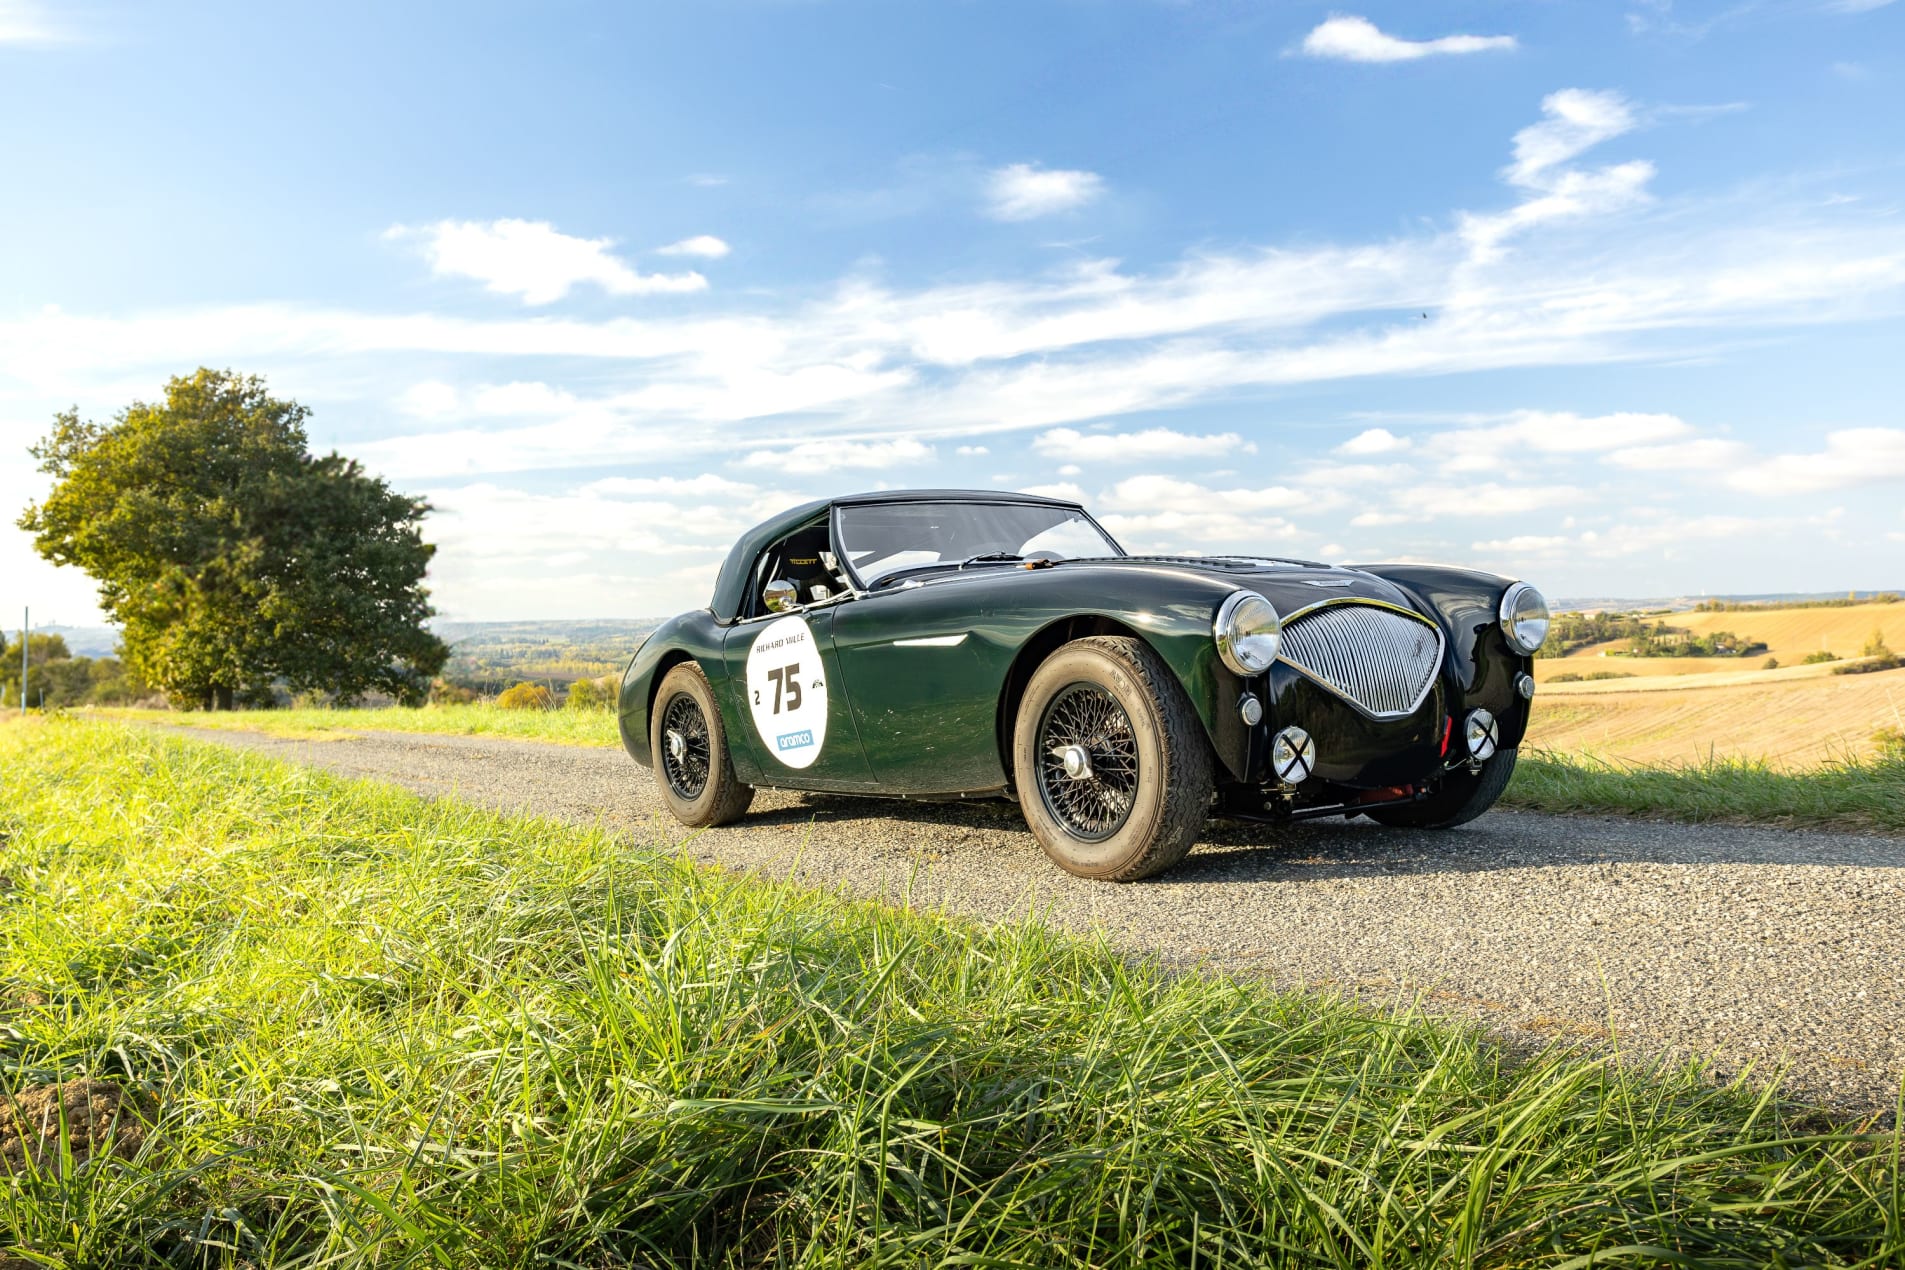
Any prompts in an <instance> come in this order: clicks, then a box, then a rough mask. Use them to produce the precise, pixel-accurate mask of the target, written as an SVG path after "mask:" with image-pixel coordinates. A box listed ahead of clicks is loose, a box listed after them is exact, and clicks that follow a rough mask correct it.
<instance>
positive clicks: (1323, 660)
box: [1280, 601, 1443, 719]
mask: <svg viewBox="0 0 1905 1270" xmlns="http://www.w3.org/2000/svg"><path fill="white" fill-rule="evenodd" d="M1442 648H1443V641H1442V630H1441V628H1440V627H1438V626H1436V625H1435V623H1433V622H1431V621H1429V620H1428V619H1427V618H1422V617H1417V616H1415V615H1414V614H1409V613H1403V612H1401V611H1399V610H1396V609H1392V608H1382V607H1379V606H1376V605H1373V604H1361V603H1357V602H1354V601H1351V602H1348V603H1342V604H1327V605H1324V606H1323V607H1321V608H1317V609H1312V610H1311V611H1310V612H1308V613H1303V614H1299V615H1298V616H1297V617H1296V618H1295V619H1294V620H1293V621H1290V622H1287V623H1285V625H1284V627H1283V649H1282V653H1281V657H1280V660H1282V661H1285V662H1288V663H1289V664H1290V665H1292V666H1294V667H1296V668H1297V669H1298V670H1300V671H1302V672H1303V673H1304V674H1306V675H1308V676H1309V677H1310V678H1312V679H1314V680H1316V681H1317V682H1318V683H1320V684H1322V685H1323V686H1324V687H1325V688H1328V689H1329V690H1330V691H1331V692H1334V693H1335V694H1336V695H1337V696H1339V697H1342V698H1343V699H1344V700H1346V701H1348V702H1350V703H1351V704H1352V705H1355V706H1356V707H1357V708H1359V709H1360V710H1362V711H1363V713H1365V714H1369V715H1373V716H1375V717H1376V718H1378V719H1397V718H1401V717H1403V716H1405V715H1410V714H1414V713H1415V712H1416V710H1417V709H1418V708H1420V707H1421V705H1422V702H1423V700H1424V699H1425V698H1426V697H1427V696H1428V695H1429V690H1430V689H1431V688H1433V687H1434V686H1435V676H1436V673H1437V672H1438V671H1440V670H1441V668H1442Z"/></svg>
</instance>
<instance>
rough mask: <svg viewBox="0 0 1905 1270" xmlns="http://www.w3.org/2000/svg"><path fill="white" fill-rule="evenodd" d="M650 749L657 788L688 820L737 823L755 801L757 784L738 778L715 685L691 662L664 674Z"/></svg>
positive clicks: (677, 814) (650, 728) (651, 722)
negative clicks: (743, 781)
mask: <svg viewBox="0 0 1905 1270" xmlns="http://www.w3.org/2000/svg"><path fill="white" fill-rule="evenodd" d="M648 748H649V753H651V754H653V755H654V756H655V787H656V788H657V789H658V790H659V791H660V793H661V800H662V802H663V803H665V804H667V807H668V810H669V811H670V812H671V813H672V814H673V815H674V817H675V819H676V820H679V821H680V822H681V823H682V824H684V825H687V826H689V827H691V828H694V829H701V828H705V827H707V826H710V825H726V824H732V823H733V822H734V821H737V820H739V819H740V818H741V817H742V816H743V815H744V814H745V813H746V812H747V809H748V804H749V803H751V802H753V801H754V787H753V786H751V785H743V784H741V782H740V781H738V780H736V779H735V777H734V764H733V762H731V761H730V760H729V758H728V737H727V729H725V728H724V727H722V726H721V708H720V706H718V705H717V704H715V700H714V689H713V688H711V687H709V686H708V677H707V676H706V675H704V674H702V673H701V667H699V666H697V665H695V664H694V663H693V662H691V661H688V662H683V663H681V665H679V666H676V667H675V668H674V669H673V670H670V671H669V672H668V673H667V674H666V675H664V676H662V681H661V687H660V689H659V690H657V691H656V693H655V709H654V711H653V712H652V713H651V714H650V715H649V717H648Z"/></svg>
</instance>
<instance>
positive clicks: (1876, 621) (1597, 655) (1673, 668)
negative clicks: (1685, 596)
mask: <svg viewBox="0 0 1905 1270" xmlns="http://www.w3.org/2000/svg"><path fill="white" fill-rule="evenodd" d="M1650 620H1652V619H1650ZM1657 620H1659V621H1663V622H1665V623H1667V625H1669V626H1673V627H1677V628H1679V629H1681V630H1687V631H1692V632H1693V633H1694V634H1695V635H1705V634H1709V633H1710V632H1713V631H1732V632H1733V633H1734V634H1735V635H1741V636H1744V637H1745V638H1747V639H1751V640H1758V641H1762V642H1764V643H1765V644H1766V651H1765V652H1763V653H1758V654H1755V655H1754V656H1752V657H1613V656H1604V655H1603V654H1610V653H1614V652H1618V651H1620V650H1623V649H1625V648H1626V647H1627V641H1626V640H1624V639H1617V640H1610V641H1609V642H1607V643H1605V644H1591V645H1589V646H1588V647H1586V648H1583V649H1581V650H1579V651H1578V652H1575V653H1573V654H1571V655H1569V656H1567V657H1556V658H1552V659H1543V660H1542V661H1541V663H1540V664H1539V665H1538V666H1537V667H1536V675H1537V676H1538V677H1541V678H1546V677H1548V676H1550V675H1558V674H1576V675H1579V674H1592V673H1593V672H1595V671H1597V670H1613V671H1624V672H1626V673H1628V674H1631V675H1635V676H1638V677H1641V678H1653V677H1655V676H1660V675H1731V674H1737V673H1739V672H1742V671H1753V670H1757V669H1758V667H1759V665H1760V663H1762V662H1764V661H1765V660H1766V659H1767V658H1768V657H1776V658H1778V659H1779V664H1780V666H1781V667H1782V668H1785V667H1788V666H1798V665H1799V663H1800V662H1802V661H1804V660H1805V657H1806V654H1808V653H1816V652H1820V651H1825V652H1829V653H1837V654H1838V655H1839V656H1840V657H1857V656H1858V655H1859V650H1860V649H1861V648H1863V647H1865V642H1866V641H1867V640H1868V639H1870V638H1872V632H1873V630H1875V629H1876V630H1881V631H1884V632H1885V639H1886V642H1887V643H1889V644H1890V645H1891V646H1892V647H1893V648H1898V649H1905V602H1901V603H1898V604H1857V605H1853V606H1851V607H1849V608H1842V609H1803V608H1793V609H1763V610H1759V611H1753V612H1734V613H1669V614H1666V615H1664V616H1662V617H1660V618H1659V619H1657Z"/></svg>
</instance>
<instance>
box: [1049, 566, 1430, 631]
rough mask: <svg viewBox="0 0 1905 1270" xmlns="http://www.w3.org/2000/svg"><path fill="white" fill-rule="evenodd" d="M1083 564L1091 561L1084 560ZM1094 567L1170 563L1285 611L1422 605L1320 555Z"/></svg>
mask: <svg viewBox="0 0 1905 1270" xmlns="http://www.w3.org/2000/svg"><path fill="white" fill-rule="evenodd" d="M1076 563H1077V564H1079V565H1083V564H1085V563H1087V562H1085V561H1078V562H1076ZM1089 563H1090V564H1091V565H1092V566H1093V567H1104V568H1108V569H1118V570H1125V569H1130V570H1134V571H1136V570H1151V569H1169V570H1171V571H1172V572H1176V573H1195V574H1200V575H1202V576H1204V577H1208V578H1211V579H1213V580H1215V581H1218V582H1222V583H1225V584H1226V585H1229V586H1237V587H1245V588H1248V589H1249V590H1252V591H1255V592H1257V593H1258V594H1259V595H1262V596H1263V597H1264V598H1265V599H1266V600H1269V601H1270V603H1271V604H1272V605H1274V606H1275V607H1276V610H1277V612H1279V613H1281V614H1283V615H1284V616H1286V617H1287V616H1289V615H1290V614H1291V613H1294V612H1296V611H1298V610H1299V609H1307V608H1311V607H1313V606H1315V605H1317V604H1321V603H1324V602H1326V601H1328V600H1345V599H1357V600H1376V601H1379V602H1381V603H1384V604H1394V605H1397V606H1399V607H1401V608H1406V609H1409V610H1411V611H1416V610H1417V606H1416V605H1415V604H1414V603H1413V602H1412V601H1411V600H1410V598H1409V596H1408V595H1407V594H1406V593H1405V592H1404V591H1403V590H1402V589H1401V588H1400V587H1398V586H1396V585H1395V584H1394V583H1392V582H1390V581H1388V580H1387V579H1384V578H1379V577H1377V576H1376V575H1375V574H1373V573H1365V572H1363V571H1362V570H1361V569H1348V568H1341V567H1338V566H1335V565H1327V564H1319V563H1317V562H1316V561H1314V560H1281V559H1268V558H1265V559H1259V558H1253V557H1239V556H1125V557H1123V558H1120V559H1114V560H1093V561H1090V562H1089Z"/></svg>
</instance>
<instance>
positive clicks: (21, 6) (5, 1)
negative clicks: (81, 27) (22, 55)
mask: <svg viewBox="0 0 1905 1270" xmlns="http://www.w3.org/2000/svg"><path fill="white" fill-rule="evenodd" d="M71 38H73V37H72V32H71V31H70V30H69V29H67V28H66V27H64V26H61V25H59V24H58V23H55V22H54V21H53V20H52V19H51V18H49V17H47V16H46V11H45V9H44V7H43V6H41V5H39V4H35V3H32V0H0V44H57V43H61V42H63V41H65V40H70V39H71Z"/></svg>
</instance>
